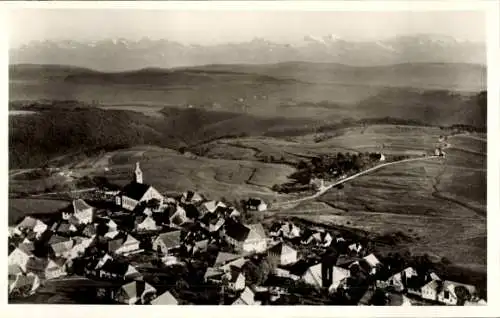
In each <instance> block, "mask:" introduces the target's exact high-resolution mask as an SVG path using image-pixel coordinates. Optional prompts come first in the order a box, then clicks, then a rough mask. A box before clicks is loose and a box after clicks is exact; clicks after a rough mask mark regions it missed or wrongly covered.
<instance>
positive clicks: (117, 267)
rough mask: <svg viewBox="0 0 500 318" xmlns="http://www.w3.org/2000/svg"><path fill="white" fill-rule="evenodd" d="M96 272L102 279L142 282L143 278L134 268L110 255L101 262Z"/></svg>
mask: <svg viewBox="0 0 500 318" xmlns="http://www.w3.org/2000/svg"><path fill="white" fill-rule="evenodd" d="M103 260H104V262H103ZM96 271H97V273H98V276H99V277H100V278H108V279H117V280H130V279H133V280H140V279H141V278H142V275H141V274H140V273H139V271H138V270H137V269H136V268H135V267H134V266H132V265H130V264H128V263H125V262H120V261H117V260H114V259H112V258H110V257H109V255H108V257H103V258H102V259H101V260H99V263H98V265H97V266H96Z"/></svg>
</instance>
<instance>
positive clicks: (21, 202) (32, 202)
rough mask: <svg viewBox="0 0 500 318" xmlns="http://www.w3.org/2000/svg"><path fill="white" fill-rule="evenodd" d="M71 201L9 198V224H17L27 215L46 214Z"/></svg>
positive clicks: (65, 205)
mask: <svg viewBox="0 0 500 318" xmlns="http://www.w3.org/2000/svg"><path fill="white" fill-rule="evenodd" d="M69 204H70V202H67V201H61V200H47V199H36V198H30V199H28V198H23V199H9V226H10V225H15V224H17V222H19V221H20V220H22V218H23V217H24V216H26V215H35V214H39V215H45V214H50V213H53V212H56V211H58V210H60V209H63V208H65V207H67V206H68V205H69Z"/></svg>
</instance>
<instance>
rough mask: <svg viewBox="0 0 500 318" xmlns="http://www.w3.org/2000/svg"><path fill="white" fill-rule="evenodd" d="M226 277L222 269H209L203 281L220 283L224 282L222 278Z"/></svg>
mask: <svg viewBox="0 0 500 318" xmlns="http://www.w3.org/2000/svg"><path fill="white" fill-rule="evenodd" d="M223 275H224V270H222V269H220V268H214V267H208V268H207V270H206V272H205V275H204V276H203V279H204V281H205V282H214V283H220V282H221V281H222V276H223Z"/></svg>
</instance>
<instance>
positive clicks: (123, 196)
mask: <svg viewBox="0 0 500 318" xmlns="http://www.w3.org/2000/svg"><path fill="white" fill-rule="evenodd" d="M142 181H143V180H142V171H141V168H140V167H139V163H136V168H135V177H134V181H132V182H131V183H129V184H127V185H126V186H125V187H124V188H123V189H122V191H120V192H119V193H118V195H117V196H116V197H115V202H116V205H118V206H120V207H122V208H123V209H125V210H128V211H133V210H134V209H135V208H136V206H137V205H138V204H139V203H140V202H147V201H149V200H152V199H157V200H158V201H159V202H160V204H161V203H163V201H164V200H165V197H164V196H163V195H161V193H160V192H158V190H156V189H155V188H153V187H152V186H150V185H147V184H144V183H142Z"/></svg>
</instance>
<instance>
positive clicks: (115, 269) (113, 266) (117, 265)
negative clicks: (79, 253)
mask: <svg viewBox="0 0 500 318" xmlns="http://www.w3.org/2000/svg"><path fill="white" fill-rule="evenodd" d="M128 265H129V264H127V263H124V262H118V261H116V260H111V259H109V260H107V261H106V262H105V263H104V265H102V267H101V270H102V271H104V272H108V273H114V274H118V275H122V276H123V275H125V273H126V272H127V270H128Z"/></svg>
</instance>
